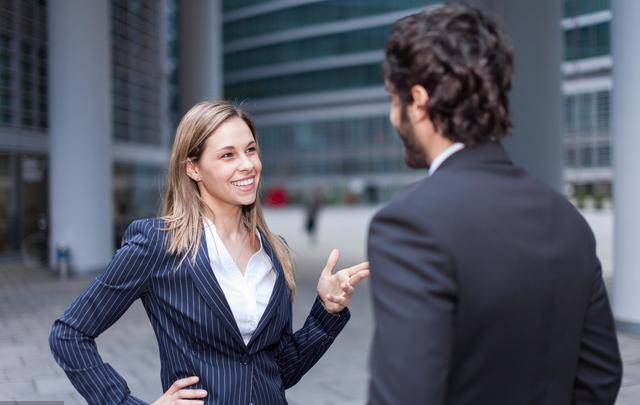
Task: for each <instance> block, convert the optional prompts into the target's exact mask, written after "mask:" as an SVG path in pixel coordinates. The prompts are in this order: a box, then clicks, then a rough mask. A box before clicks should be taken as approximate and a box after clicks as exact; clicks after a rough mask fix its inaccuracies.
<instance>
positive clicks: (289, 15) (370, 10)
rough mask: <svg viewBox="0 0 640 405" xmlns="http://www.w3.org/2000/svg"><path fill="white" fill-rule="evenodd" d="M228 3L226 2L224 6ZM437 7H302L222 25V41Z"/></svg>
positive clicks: (382, 2) (403, 2) (419, 1)
mask: <svg viewBox="0 0 640 405" xmlns="http://www.w3.org/2000/svg"><path fill="white" fill-rule="evenodd" d="M231 1H233V0H231ZM229 2H230V1H225V3H229ZM439 3H441V1H436V0H395V1H388V0H367V1H345V0H327V1H321V2H315V3H310V4H302V5H298V6H293V7H288V8H284V9H279V10H276V11H273V12H270V13H265V14H260V15H257V16H254V17H248V18H244V19H242V20H235V21H232V22H228V23H226V24H224V28H223V31H224V41H225V42H230V41H234V40H237V39H241V38H247V37H254V36H258V35H264V34H267V33H273V32H278V31H284V30H289V29H294V28H300V27H307V26H310V25H314V24H323V23H329V22H333V21H343V20H349V19H353V18H358V17H366V16H370V15H376V14H384V13H389V12H393V11H398V10H403V9H410V8H422V7H427V6H429V5H432V4H439Z"/></svg>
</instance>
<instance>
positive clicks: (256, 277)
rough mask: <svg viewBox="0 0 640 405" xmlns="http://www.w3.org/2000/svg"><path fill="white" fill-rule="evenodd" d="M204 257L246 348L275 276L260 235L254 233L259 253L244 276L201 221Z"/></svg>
mask: <svg viewBox="0 0 640 405" xmlns="http://www.w3.org/2000/svg"><path fill="white" fill-rule="evenodd" d="M204 223H205V225H206V226H205V234H204V237H205V238H206V242H207V251H208V252H207V253H208V255H209V262H210V263H211V268H212V269H213V273H214V274H215V276H216V279H217V280H218V284H220V288H222V291H223V292H224V296H225V298H226V299H227V302H228V303H229V307H230V308H231V312H232V313H233V317H234V318H235V320H236V324H237V325H238V329H239V330H240V334H241V335H242V339H243V340H244V343H245V344H249V341H250V340H251V337H252V336H253V332H254V331H255V330H256V328H257V326H258V323H259V322H260V319H261V318H262V315H263V314H264V311H265V310H266V308H267V304H268V303H269V300H270V299H271V293H272V292H273V287H274V286H275V283H276V278H277V274H276V272H275V270H274V269H273V263H272V262H271V259H270V258H269V255H268V254H267V252H266V251H265V250H264V248H263V245H262V238H261V236H260V232H257V235H258V240H259V241H260V249H259V250H258V251H257V252H256V253H254V254H253V256H251V258H250V259H249V262H248V263H247V268H246V269H245V272H244V274H242V273H241V272H240V269H239V268H238V266H237V265H236V263H235V261H234V259H233V257H231V255H230V254H229V252H228V251H227V248H226V247H225V245H224V243H223V242H222V239H220V236H219V235H218V232H217V231H216V227H215V225H214V224H213V222H212V221H210V220H209V219H208V218H204Z"/></svg>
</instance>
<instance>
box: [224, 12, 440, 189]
mask: <svg viewBox="0 0 640 405" xmlns="http://www.w3.org/2000/svg"><path fill="white" fill-rule="evenodd" d="M439 3H441V2H439V1H425V0H420V1H418V0H399V1H386V0H367V1H364V0H324V1H311V2H300V3H298V4H296V2H281V3H280V2H277V1H273V2H263V3H262V7H253V6H256V5H257V4H258V2H256V1H251V0H249V1H234V0H229V1H223V10H224V12H225V15H224V17H223V21H225V22H224V27H223V32H224V35H223V37H224V48H225V50H224V51H225V52H224V55H225V59H224V77H225V85H224V94H225V98H227V99H231V100H234V101H248V104H247V105H248V108H249V109H250V110H251V112H252V113H253V115H254V117H255V118H256V121H257V123H258V132H259V134H260V140H261V142H260V143H261V148H262V160H263V163H264V173H265V176H264V184H265V187H266V192H267V193H269V188H270V187H276V188H281V187H284V188H285V189H286V190H287V191H288V193H289V194H290V196H296V195H297V196H301V197H300V198H296V197H292V198H291V199H290V201H294V202H296V201H302V200H304V195H305V194H307V195H309V194H312V193H315V192H316V191H317V187H318V185H321V187H322V188H323V189H324V192H326V193H328V194H333V195H342V196H343V197H344V198H348V200H345V201H349V202H352V201H354V199H353V195H350V194H349V193H350V192H349V191H348V190H347V191H346V192H344V193H343V192H342V191H339V190H343V191H344V190H346V189H349V184H350V183H360V182H362V181H366V182H368V183H367V186H366V187H364V189H368V190H374V189H375V193H374V192H371V193H370V195H374V194H375V195H380V196H387V197H389V196H390V194H391V192H392V191H391V189H393V191H395V190H396V189H399V188H402V186H403V184H406V183H409V182H411V181H413V180H414V179H415V175H411V173H410V171H409V169H407V168H406V167H405V165H404V160H403V148H402V145H401V142H400V140H399V139H398V136H397V135H396V133H395V130H394V129H393V128H392V127H391V125H390V124H389V122H388V117H387V113H386V111H385V110H386V105H387V103H388V98H387V95H386V93H385V91H384V87H383V83H384V80H383V75H382V67H381V66H382V59H383V49H384V44H385V42H386V40H387V38H388V35H389V32H390V30H391V24H392V23H393V22H394V21H395V20H396V19H397V18H398V16H399V15H402V14H403V13H406V14H408V13H409V12H410V11H411V10H414V9H416V8H424V7H427V6H430V5H434V4H439ZM390 13H393V15H391V14H390ZM355 21H358V23H357V24H350V22H355ZM351 25H352V27H351ZM292 30H295V31H292ZM283 32H289V33H290V34H291V35H288V36H287V37H285V36H283V35H277V34H282V33H283ZM302 62H305V63H302ZM365 89H366V92H367V94H374V96H372V97H367V98H366V99H363V98H358V97H360V96H357V94H363V93H362V90H365ZM348 93H350V94H353V95H354V96H352V97H351V98H352V99H353V101H348V102H346V101H344V99H343V95H346V94H348ZM285 96H286V97H285ZM298 98H300V99H301V100H302V99H304V100H306V101H305V102H304V104H303V105H300V106H298V105H296V101H295V100H297V99H298ZM316 99H317V100H318V101H315V100H316ZM254 102H258V103H260V104H261V105H263V106H265V108H264V110H263V111H260V110H256V111H253V110H252V105H254ZM272 102H273V103H272ZM283 103H284V104H283ZM287 103H290V104H287ZM338 105H340V106H343V107H344V108H347V109H349V108H350V109H352V110H353V111H358V113H357V116H352V117H349V116H345V115H344V114H336V109H335V106H338ZM369 109H370V110H369ZM296 112H299V113H300V116H306V117H310V118H295V117H292V115H294V114H295V113H296ZM263 122H264V124H263ZM407 175H409V176H407ZM385 176H399V177H400V178H404V179H408V178H409V177H410V178H411V180H410V181H409V180H407V181H406V182H404V183H403V180H400V181H397V182H394V185H393V186H391V185H389V184H386V185H383V184H374V183H375V182H376V181H377V180H376V179H380V178H382V177H385ZM403 176H404V177H403ZM389 183H391V182H389ZM365 194H366V192H365ZM341 198H342V197H340V198H337V199H336V200H335V201H336V202H337V201H340V199H341ZM363 199H364V200H369V201H373V200H374V199H373V198H363ZM345 201H343V202H345Z"/></svg>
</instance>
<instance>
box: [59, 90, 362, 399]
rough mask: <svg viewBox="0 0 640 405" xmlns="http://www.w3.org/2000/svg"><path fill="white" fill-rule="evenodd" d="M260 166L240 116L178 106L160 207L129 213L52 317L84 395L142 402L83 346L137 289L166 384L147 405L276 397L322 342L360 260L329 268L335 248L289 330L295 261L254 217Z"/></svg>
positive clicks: (211, 107)
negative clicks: (116, 238)
mask: <svg viewBox="0 0 640 405" xmlns="http://www.w3.org/2000/svg"><path fill="white" fill-rule="evenodd" d="M261 171H262V164H261V162H260V157H259V150H258V139H257V137H256V131H255V126H254V124H253V122H252V120H251V118H250V117H249V116H248V115H247V113H245V112H244V111H242V110H240V109H239V108H237V107H235V106H232V105H230V104H228V103H225V102H203V103H200V104H198V105H196V106H195V107H193V108H192V109H191V110H190V111H189V112H188V113H187V114H186V115H185V116H184V118H183V119H182V121H181V122H180V125H179V126H178V130H177V133H176V138H175V142H174V145H173V150H172V153H171V161H170V164H169V172H168V175H167V186H166V191H165V196H164V206H163V215H162V217H160V218H153V219H142V220H136V221H134V222H133V223H131V225H129V227H128V228H127V230H126V232H125V235H124V238H123V243H122V247H121V248H120V249H119V250H118V251H117V252H116V254H115V256H114V257H113V259H112V260H111V262H110V263H109V265H108V266H107V268H106V270H105V271H104V272H103V273H102V274H101V275H100V276H98V277H97V278H96V279H95V280H94V281H93V282H92V283H91V284H90V286H89V287H88V288H87V289H86V290H85V291H84V292H83V293H82V294H81V295H80V296H79V297H78V298H77V299H76V300H75V301H74V302H73V303H72V304H71V306H70V307H69V308H68V309H67V310H66V311H65V313H64V314H63V315H62V316H61V317H60V318H59V319H58V320H57V321H56V322H55V323H54V325H53V329H52V332H51V336H50V345H51V349H52V352H53V354H54V356H55V358H56V361H57V362H58V364H60V366H61V367H62V368H63V369H64V370H65V372H66V373H67V375H68V376H69V378H70V380H71V382H72V383H73V385H74V386H75V387H76V388H77V389H78V391H79V392H80V394H82V396H83V397H84V398H85V399H86V400H87V402H89V404H100V405H105V404H144V403H145V402H143V401H141V400H140V399H138V398H136V397H134V396H133V395H131V393H130V392H129V389H128V387H127V384H126V382H125V381H124V380H123V378H122V377H121V376H119V375H118V373H117V372H116V371H115V370H114V369H113V368H111V366H109V365H108V364H105V363H103V361H102V359H101V358H100V356H99V354H98V351H97V349H96V346H95V343H94V339H95V338H96V336H98V335H99V334H100V333H101V332H102V331H104V330H105V329H106V328H108V327H109V326H110V325H112V324H113V323H114V322H115V321H116V320H117V319H118V318H119V317H120V316H121V315H122V314H123V313H124V311H125V310H126V309H127V308H128V307H129V306H130V305H131V303H133V301H135V300H136V299H138V298H140V299H141V300H142V303H143V305H144V307H145V310H146V312H147V314H148V316H149V319H150V320H151V324H152V326H153V329H154V331H155V334H156V336H157V339H158V345H159V349H160V358H161V364H162V370H161V379H162V386H163V390H164V391H165V393H164V394H163V395H162V396H161V397H160V398H159V399H158V400H157V401H156V402H154V404H156V405H168V404H183V405H184V404H192V405H195V404H204V403H207V404H228V405H238V404H254V405H270V404H286V403H287V401H286V398H285V393H284V390H285V389H286V388H289V387H291V386H293V385H294V384H295V383H296V382H298V380H300V378H301V377H302V376H303V375H304V374H305V373H306V372H307V371H308V370H309V369H310V368H311V367H312V366H313V365H314V364H315V363H316V361H318V359H319V358H320V357H321V356H322V354H324V352H325V351H326V350H327V349H328V348H329V346H330V345H331V342H332V340H333V339H334V338H335V336H336V335H337V334H338V333H339V332H340V331H341V330H342V328H343V327H344V325H345V323H346V322H347V320H348V319H349V312H348V309H347V308H346V306H347V305H348V304H349V302H350V299H351V296H352V294H353V291H354V286H356V285H357V284H358V283H359V282H361V281H362V280H364V279H365V278H366V277H367V276H368V275H369V269H368V263H366V262H365V263H361V264H359V265H357V266H354V267H351V268H348V269H345V270H341V271H339V272H337V273H335V274H333V267H334V266H335V264H336V262H337V260H338V252H337V251H336V250H334V251H333V252H332V253H331V255H330V256H329V260H328V262H327V265H326V267H325V269H324V270H323V271H322V273H321V275H320V280H319V281H318V287H317V290H318V298H317V299H316V301H315V303H314V304H313V307H312V309H311V312H310V314H309V316H308V318H307V320H306V322H305V324H304V326H303V327H302V329H300V330H299V331H297V332H295V333H293V331H292V327H291V318H292V308H291V302H292V300H293V297H294V296H295V288H296V285H295V278H294V273H293V267H292V263H291V259H290V256H289V251H288V249H287V245H286V244H285V242H284V241H283V240H282V239H281V238H279V237H278V236H276V235H274V234H273V233H271V232H270V231H269V227H268V226H267V224H266V222H265V220H264V217H263V214H262V209H261V207H260V200H259V199H258V198H257V189H258V185H259V184H260V175H261Z"/></svg>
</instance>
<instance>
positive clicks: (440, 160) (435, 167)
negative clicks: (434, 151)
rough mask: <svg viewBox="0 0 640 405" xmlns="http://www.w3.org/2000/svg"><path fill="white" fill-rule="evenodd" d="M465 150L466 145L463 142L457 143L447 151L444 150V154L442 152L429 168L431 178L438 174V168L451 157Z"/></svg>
mask: <svg viewBox="0 0 640 405" xmlns="http://www.w3.org/2000/svg"><path fill="white" fill-rule="evenodd" d="M461 149H464V143H462V142H456V143H454V144H453V145H451V146H449V147H448V148H447V149H445V150H443V151H442V152H440V154H439V155H438V156H436V158H435V159H433V162H432V163H431V166H429V176H431V175H432V174H433V173H435V172H436V170H438V167H440V165H441V164H442V163H443V162H444V161H445V160H447V159H448V158H449V157H450V156H451V155H453V154H454V153H456V152H457V151H459V150H461Z"/></svg>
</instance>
